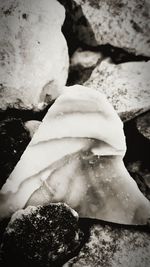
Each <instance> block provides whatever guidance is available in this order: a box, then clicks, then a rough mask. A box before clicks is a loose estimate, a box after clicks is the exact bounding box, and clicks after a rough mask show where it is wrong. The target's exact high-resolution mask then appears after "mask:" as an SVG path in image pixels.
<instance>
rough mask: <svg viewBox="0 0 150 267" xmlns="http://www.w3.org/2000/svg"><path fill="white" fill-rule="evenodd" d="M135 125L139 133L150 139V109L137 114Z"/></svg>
mask: <svg viewBox="0 0 150 267" xmlns="http://www.w3.org/2000/svg"><path fill="white" fill-rule="evenodd" d="M136 125H137V129H138V131H139V133H140V134H142V135H143V136H144V137H145V138H147V139H148V140H149V141H150V111H149V112H147V113H146V114H142V115H141V116H139V117H138V118H137V119H136Z"/></svg>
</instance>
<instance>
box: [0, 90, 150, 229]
mask: <svg viewBox="0 0 150 267" xmlns="http://www.w3.org/2000/svg"><path fill="white" fill-rule="evenodd" d="M125 150H126V145H125V136H124V132H123V124H122V122H121V120H120V118H119V117H118V115H117V113H116V112H115V110H114V109H113V107H112V106H111V105H110V104H109V103H108V101H107V99H106V98H105V96H104V95H103V94H101V93H99V92H98V91H96V90H94V89H90V88H86V87H83V86H77V85H76V86H72V87H68V88H65V89H64V92H63V94H62V95H61V96H60V97H58V98H57V100H56V101H55V103H54V104H53V105H52V106H51V108H50V109H49V111H48V112H47V114H46V116H45V118H44V120H43V122H42V123H41V124H40V126H39V128H38V130H37V131H36V133H35V134H34V136H33V138H32V140H31V142H30V144H29V145H28V147H27V148H26V150H25V152H24V153H23V155H22V157H21V159H20V161H19V162H18V164H17V165H16V167H15V168H14V170H13V172H12V173H11V175H10V176H9V178H8V179H7V181H6V183H5V184H4V186H3V187H2V190H1V193H0V198H1V203H0V214H1V217H5V216H9V215H10V214H11V213H13V212H14V211H16V210H18V209H20V208H23V207H25V206H28V205H39V204H41V205H45V204H48V203H50V202H64V203H67V204H68V205H69V206H70V207H72V208H73V209H75V210H76V211H77V212H78V213H79V216H81V217H91V218H97V219H103V220H107V221H113V222H118V223H125V224H145V223H146V222H147V219H148V218H149V217H150V203H149V201H148V200H147V199H146V198H145V197H144V195H143V194H142V193H141V192H140V190H139V189H138V187H137V185H136V183H135V182H134V180H133V179H132V177H131V176H130V175H129V173H128V172H127V170H126V168H125V166H124V164H123V160H122V159H123V157H124V154H125Z"/></svg>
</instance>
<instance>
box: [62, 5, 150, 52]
mask: <svg viewBox="0 0 150 267" xmlns="http://www.w3.org/2000/svg"><path fill="white" fill-rule="evenodd" d="M67 6H68V5H67ZM70 12H72V17H73V19H74V21H75V30H76V31H77V33H78V37H79V39H80V40H81V41H83V42H84V43H86V44H88V45H94V46H96V45H104V44H111V45H113V46H115V47H120V48H124V49H126V50H128V51H130V52H134V53H135V54H137V55H138V54H139V55H146V56H150V39H149V31H150V28H149V25H150V3H149V1H148V0H142V1H141V0H132V1H130V0H127V1H126V0H121V1H120V0H119V1H114V0H102V1H99V0H94V1H93V0H72V10H71V11H70Z"/></svg>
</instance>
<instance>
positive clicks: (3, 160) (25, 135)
mask: <svg viewBox="0 0 150 267" xmlns="http://www.w3.org/2000/svg"><path fill="white" fill-rule="evenodd" d="M30 139H31V138H30V136H29V132H28V131H27V130H26V129H25V127H24V125H23V123H22V121H21V120H20V119H6V120H3V121H1V122H0V170H1V171H0V187H1V186H2V185H3V184H4V183H5V181H6V179H7V177H8V176H9V175H10V173H11V172H12V170H13V168H14V167H15V165H16V164H17V162H18V160H19V159H20V157H21V155H22V153H23V152H24V150H25V148H26V146H27V145H28V143H29V141H30Z"/></svg>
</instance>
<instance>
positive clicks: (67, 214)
mask: <svg viewBox="0 0 150 267" xmlns="http://www.w3.org/2000/svg"><path fill="white" fill-rule="evenodd" d="M82 236H83V235H82V234H81V231H80V230H79V228H78V215H77V213H76V212H75V211H74V210H72V209H71V208H69V207H68V206H67V205H65V204H61V203H58V204H50V205H48V206H45V207H42V206H38V207H33V206H30V207H28V208H27V209H25V210H20V211H18V212H16V213H15V214H14V215H13V216H12V218H11V221H10V222H9V224H8V226H7V228H6V231H5V233H4V236H3V242H2V248H1V254H2V260H3V262H4V264H6V265H7V264H8V266H10V265H9V264H10V263H11V266H24V267H25V266H26V267H28V266H36V267H39V266H40V267H42V266H44V267H46V266H60V264H61V263H64V262H65V260H66V259H67V257H68V256H70V254H71V253H72V252H74V251H76V250H77V248H78V247H79V246H80V243H81V239H82V238H81V237H82Z"/></svg>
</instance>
